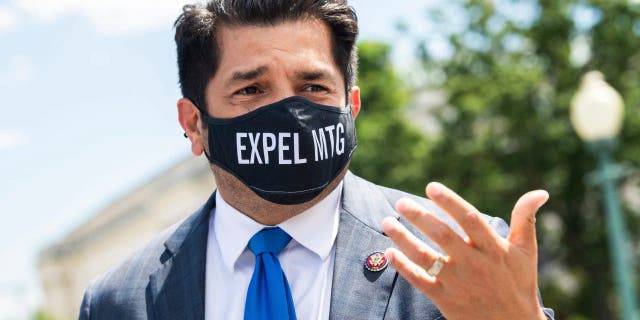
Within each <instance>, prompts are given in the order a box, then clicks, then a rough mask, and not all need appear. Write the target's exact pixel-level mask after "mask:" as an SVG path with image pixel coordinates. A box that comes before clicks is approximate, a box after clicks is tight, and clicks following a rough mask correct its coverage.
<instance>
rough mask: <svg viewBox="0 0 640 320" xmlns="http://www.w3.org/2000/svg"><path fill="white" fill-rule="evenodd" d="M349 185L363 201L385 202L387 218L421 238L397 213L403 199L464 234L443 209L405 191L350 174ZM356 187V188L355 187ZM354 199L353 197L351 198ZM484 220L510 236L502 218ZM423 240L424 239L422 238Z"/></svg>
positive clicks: (499, 231)
mask: <svg viewBox="0 0 640 320" xmlns="http://www.w3.org/2000/svg"><path fill="white" fill-rule="evenodd" d="M345 179H348V180H349V181H348V184H349V185H351V186H352V187H351V188H350V189H355V190H357V192H359V193H361V194H363V197H362V200H363V201H369V202H374V203H376V202H377V203H382V202H384V203H385V205H386V206H387V207H389V208H390V210H388V212H386V213H385V216H389V215H393V216H395V217H397V218H398V220H399V221H400V222H402V223H403V224H404V225H405V226H407V227H409V229H410V230H411V231H413V232H414V233H416V234H417V235H419V236H420V234H419V232H418V231H417V230H416V229H415V228H413V227H412V226H410V223H409V222H408V221H406V220H405V219H404V218H402V217H400V216H399V215H398V213H397V212H396V211H395V204H396V202H397V201H398V200H399V199H401V198H409V199H412V200H414V201H416V202H417V203H419V204H420V205H422V206H423V207H424V208H425V209H427V210H428V211H429V212H430V213H432V214H434V215H435V216H436V217H438V218H439V219H441V220H442V221H444V222H445V223H447V225H449V227H451V228H452V229H453V230H454V231H456V232H457V233H458V234H462V233H463V232H462V229H461V228H460V226H459V225H458V223H457V222H456V221H455V220H454V219H453V218H452V217H451V216H449V214H447V213H446V212H445V211H444V210H443V209H442V208H440V207H439V206H438V205H437V204H436V203H435V202H433V201H431V200H429V199H427V198H425V197H422V196H417V195H414V194H410V193H407V192H404V191H400V190H397V189H393V188H389V187H385V186H381V185H377V184H374V183H372V182H370V181H367V180H365V179H363V178H360V177H358V176H356V175H353V174H350V175H348V176H347V178H345ZM353 186H355V187H353ZM351 198H353V197H351ZM481 216H482V217H483V219H485V220H486V221H487V222H488V223H489V225H491V227H493V229H494V230H495V231H496V232H497V233H498V234H499V235H500V236H502V237H507V236H508V235H509V225H508V224H507V223H506V222H505V221H504V220H503V219H501V218H498V217H493V216H490V215H487V214H484V213H483V214H481ZM421 238H422V237H421Z"/></svg>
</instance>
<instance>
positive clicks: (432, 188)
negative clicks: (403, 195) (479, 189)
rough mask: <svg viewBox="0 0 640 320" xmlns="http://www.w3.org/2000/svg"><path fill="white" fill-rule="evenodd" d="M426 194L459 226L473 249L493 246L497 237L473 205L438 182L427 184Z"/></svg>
mask: <svg viewBox="0 0 640 320" xmlns="http://www.w3.org/2000/svg"><path fill="white" fill-rule="evenodd" d="M426 193H427V196H428V197H429V199H431V200H433V201H434V202H435V203H436V204H437V205H438V206H440V208H442V209H444V211H446V212H447V213H448V214H449V215H450V216H451V217H452V218H453V219H454V220H455V221H456V222H457V223H458V224H459V225H460V227H461V228H462V229H463V230H464V232H465V233H466V234H467V236H468V237H469V239H470V240H471V243H472V244H473V245H474V246H475V247H477V248H478V249H480V250H485V249H488V248H492V246H494V245H495V243H496V241H497V239H498V235H497V234H496V233H495V231H493V228H491V226H489V224H488V223H487V222H486V221H485V220H484V219H482V217H480V213H479V212H478V209H476V208H475V207H474V206H473V205H471V204H470V203H468V202H467V201H466V200H464V199H463V198H462V197H461V196H459V195H458V194H457V193H455V192H453V191H452V190H451V189H449V188H447V187H445V186H444V185H443V184H441V183H438V182H431V183H429V184H428V185H427V188H426Z"/></svg>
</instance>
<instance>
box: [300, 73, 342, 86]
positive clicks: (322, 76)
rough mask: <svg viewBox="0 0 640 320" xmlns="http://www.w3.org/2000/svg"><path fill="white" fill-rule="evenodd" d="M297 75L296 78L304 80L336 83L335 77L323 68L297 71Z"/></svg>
mask: <svg viewBox="0 0 640 320" xmlns="http://www.w3.org/2000/svg"><path fill="white" fill-rule="evenodd" d="M295 75H296V78H298V79H299V80H303V81H325V82H328V83H331V84H335V83H334V82H335V81H334V79H333V78H331V77H330V76H329V74H328V73H327V72H325V71H323V70H313V71H297V72H296V73H295Z"/></svg>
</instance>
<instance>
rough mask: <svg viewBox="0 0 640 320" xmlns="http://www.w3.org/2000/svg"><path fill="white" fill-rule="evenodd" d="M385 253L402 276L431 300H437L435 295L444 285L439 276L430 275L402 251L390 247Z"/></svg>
mask: <svg viewBox="0 0 640 320" xmlns="http://www.w3.org/2000/svg"><path fill="white" fill-rule="evenodd" d="M384 255H385V257H387V259H388V260H389V263H391V265H392V266H393V267H394V268H395V269H396V271H398V272H399V273H400V274H401V275H402V277H404V278H405V279H406V280H407V281H409V283H410V284H411V285H412V286H414V287H415V288H417V289H418V290H420V292H422V293H423V294H424V295H426V296H428V297H429V298H431V300H435V299H434V297H435V296H436V295H437V294H438V293H439V292H441V291H442V285H441V283H440V282H439V281H438V279H437V278H434V277H431V276H429V275H428V274H427V271H425V270H424V269H423V268H421V267H420V266H418V265H417V264H415V263H413V262H412V261H411V260H410V259H409V258H407V256H405V255H404V254H403V253H402V252H400V251H398V250H397V249H394V248H388V249H387V250H386V251H385V253H384Z"/></svg>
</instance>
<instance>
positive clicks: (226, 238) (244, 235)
mask: <svg viewBox="0 0 640 320" xmlns="http://www.w3.org/2000/svg"><path fill="white" fill-rule="evenodd" d="M341 194H342V183H340V185H339V186H338V187H337V188H336V189H335V190H333V191H332V192H331V193H330V194H329V195H328V196H327V197H326V198H324V199H323V200H322V201H320V202H319V203H317V204H316V205H314V206H313V207H311V208H309V209H308V210H306V211H304V212H302V213H300V214H298V215H296V216H294V217H293V218H291V219H289V220H287V221H284V222H282V223H281V224H279V225H278V227H280V228H282V230H284V231H286V232H287V233H288V234H289V235H290V236H291V238H292V240H291V242H289V244H288V245H287V246H286V247H285V248H284V249H283V250H282V252H280V254H279V255H278V259H279V260H280V265H282V269H283V270H284V273H285V275H286V276H287V280H288V281H289V286H290V287H291V294H292V296H293V303H294V304H295V308H296V315H297V318H298V319H300V320H307V319H318V320H319V319H323V320H324V319H329V303H330V300H331V280H332V279H333V263H334V257H335V246H334V244H335V240H336V236H337V234H338V222H339V217H340V214H339V213H340V197H341ZM213 210H215V212H212V214H211V219H210V220H209V235H208V239H207V264H206V284H205V319H207V320H212V319H243V317H244V305H245V299H246V297H247V289H248V288H249V282H250V281H251V276H252V275H253V268H254V265H255V257H254V255H253V253H251V252H250V251H249V249H247V244H248V243H249V240H250V239H251V237H253V235H254V234H256V233H257V232H258V231H260V230H262V229H263V228H265V227H267V226H265V225H262V224H260V223H258V222H256V221H254V220H252V219H251V218H249V217H247V216H246V215H244V214H242V213H241V212H239V211H238V210H236V209H235V208H233V207H232V206H230V205H229V204H228V203H227V202H225V201H224V199H223V198H222V197H221V196H220V193H217V194H216V207H215V209H213Z"/></svg>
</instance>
